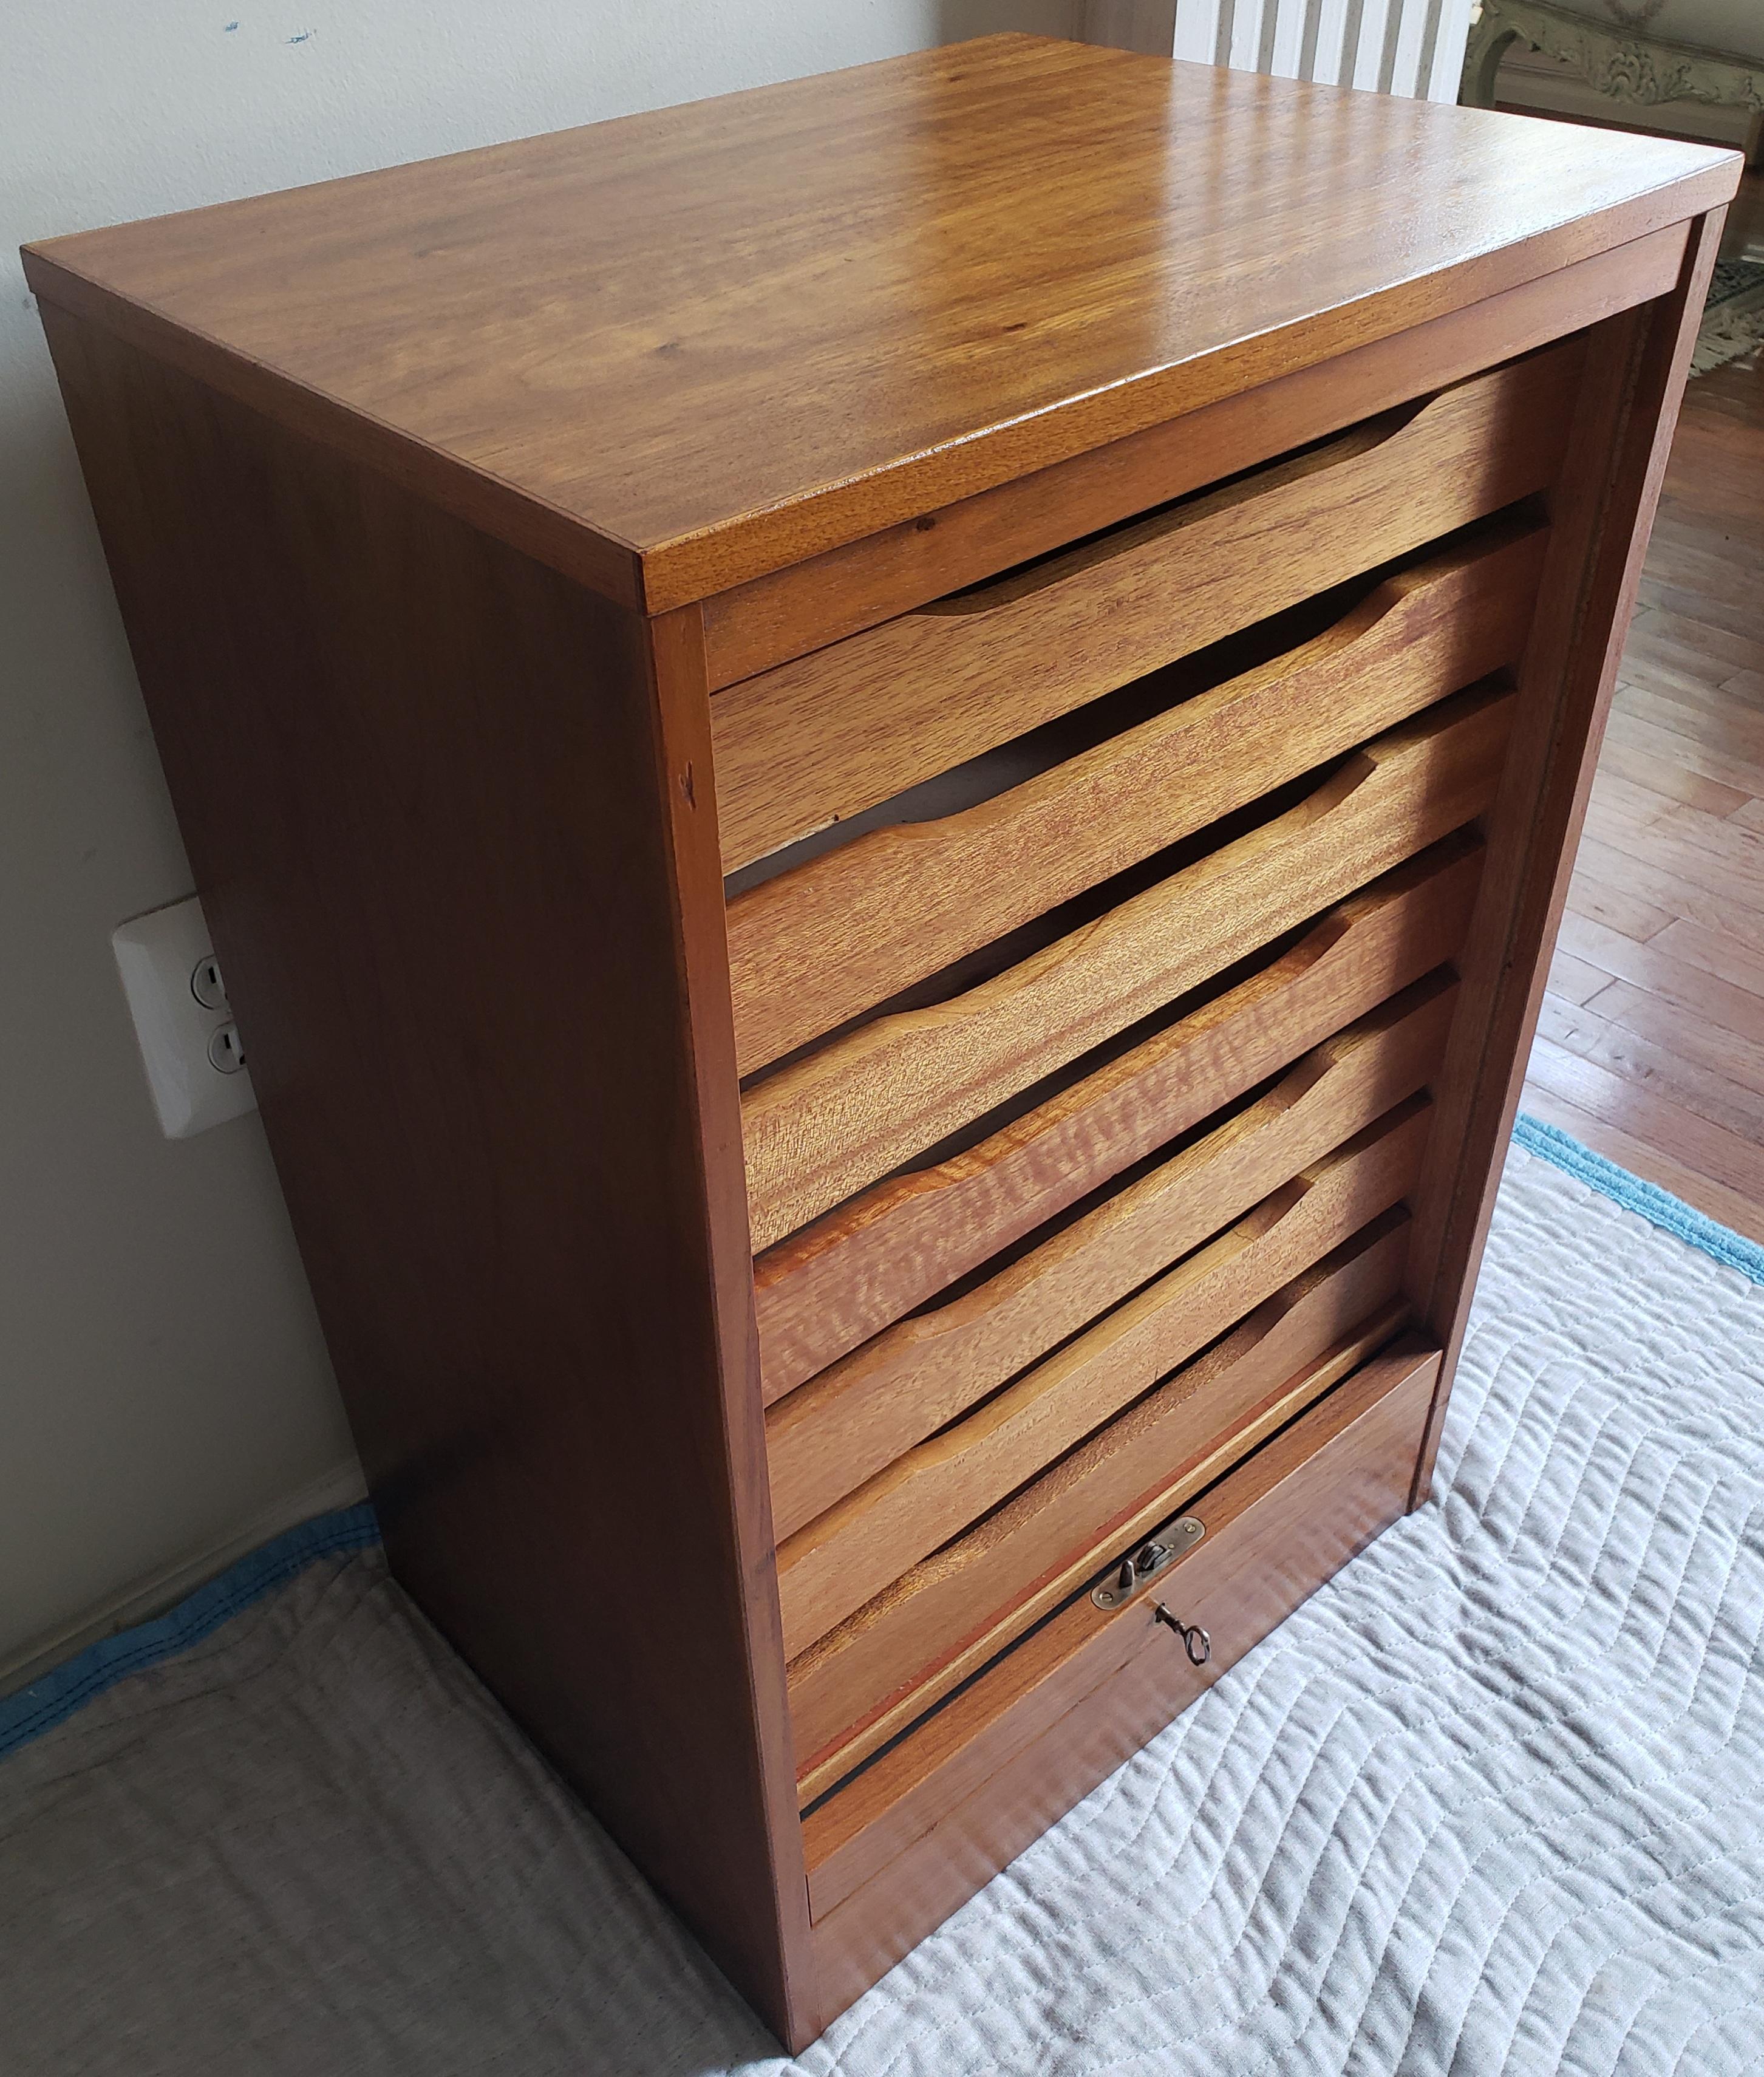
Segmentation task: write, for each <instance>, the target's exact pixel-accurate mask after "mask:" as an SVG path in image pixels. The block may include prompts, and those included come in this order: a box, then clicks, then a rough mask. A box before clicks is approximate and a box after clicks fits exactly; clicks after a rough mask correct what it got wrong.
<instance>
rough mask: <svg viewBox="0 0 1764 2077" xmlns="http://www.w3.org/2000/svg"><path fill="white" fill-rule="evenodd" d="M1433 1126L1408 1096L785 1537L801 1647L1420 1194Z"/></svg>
mask: <svg viewBox="0 0 1764 2077" xmlns="http://www.w3.org/2000/svg"><path fill="white" fill-rule="evenodd" d="M1431 1123H1432V1119H1431V1118H1430V1116H1429V1107H1428V1104H1427V1101H1426V1099H1425V1097H1410V1098H1409V1099H1408V1101H1407V1102H1406V1103H1405V1104H1404V1105H1401V1106H1400V1108H1399V1109H1397V1110H1396V1111H1393V1112H1392V1113H1389V1114H1388V1115H1387V1117H1385V1118H1381V1119H1379V1121H1378V1122H1376V1123H1375V1124H1374V1125H1371V1126H1367V1129H1366V1130H1365V1131H1364V1132H1362V1133H1358V1134H1355V1136H1354V1138H1352V1139H1350V1140H1349V1141H1348V1142H1347V1143H1346V1145H1344V1146H1342V1147H1338V1148H1337V1149H1336V1150H1335V1151H1334V1152H1333V1154H1331V1155H1327V1156H1325V1159H1323V1160H1321V1161H1320V1162H1316V1163H1313V1164H1312V1165H1311V1166H1310V1167H1309V1168H1304V1169H1302V1170H1301V1171H1300V1172H1299V1174H1298V1175H1296V1176H1294V1177H1293V1179H1292V1181H1291V1182H1289V1183H1287V1184H1283V1185H1282V1186H1281V1188H1279V1189H1278V1190H1276V1191H1275V1193H1273V1194H1272V1195H1271V1197H1265V1198H1264V1199H1263V1201H1262V1202H1261V1203H1260V1204H1259V1205H1255V1206H1254V1208H1253V1209H1251V1210H1250V1211H1249V1212H1248V1213H1246V1214H1245V1216H1244V1217H1242V1218H1241V1219H1239V1220H1238V1222H1236V1224H1235V1225H1234V1226H1229V1227H1227V1228H1226V1230H1225V1232H1223V1233H1222V1234H1219V1235H1218V1236H1217V1238H1214V1239H1213V1240H1211V1241H1209V1242H1207V1244H1206V1245H1205V1246H1204V1247H1200V1248H1197V1249H1196V1251H1195V1252H1194V1253H1193V1254H1192V1255H1188V1257H1186V1258H1185V1259H1184V1260H1183V1261H1182V1262H1180V1263H1178V1264H1177V1265H1176V1267H1175V1268H1173V1269H1170V1270H1167V1271H1166V1272H1165V1273H1164V1274H1163V1276H1159V1277H1158V1278H1157V1279H1156V1280H1155V1281H1153V1282H1152V1283H1150V1284H1147V1285H1146V1287H1145V1288H1143V1289H1142V1290H1141V1291H1139V1292H1136V1293H1135V1294H1134V1297H1131V1298H1130V1299H1128V1300H1127V1301H1125V1303H1123V1304H1122V1305H1119V1306H1117V1308H1116V1309H1114V1310H1113V1312H1111V1313H1108V1314H1107V1315H1106V1316H1105V1317H1103V1318H1102V1319H1100V1320H1099V1321H1098V1322H1096V1325H1095V1326H1092V1327H1091V1328H1089V1329H1088V1330H1086V1331H1085V1332H1084V1333H1083V1334H1080V1335H1079V1336H1078V1337H1077V1338H1076V1339H1075V1341H1073V1342H1070V1343H1068V1344H1067V1347H1064V1348H1063V1349H1062V1350H1060V1351H1059V1353H1058V1354H1057V1355H1052V1356H1050V1357H1048V1358H1047V1359H1046V1360H1045V1361H1043V1362H1042V1363H1038V1364H1036V1365H1035V1367H1034V1368H1033V1369H1031V1370H1030V1371H1027V1372H1026V1374H1025V1375H1024V1376H1021V1377H1020V1378H1017V1380H1015V1381H1014V1382H1013V1383H1012V1384H1010V1385H1009V1386H1008V1387H1007V1388H1005V1390H1003V1391H1002V1392H998V1393H997V1394H996V1395H995V1396H993V1397H992V1398H991V1399H988V1401H986V1402H985V1403H984V1405H982V1406H980V1408H979V1409H977V1410H976V1412H975V1413H971V1414H970V1415H969V1416H968V1417H967V1419H966V1420H964V1421H959V1422H958V1423H956V1424H955V1426H953V1427H951V1428H947V1429H946V1430H943V1431H942V1433H941V1434H937V1435H934V1436H933V1437H931V1438H929V1439H928V1440H927V1441H926V1442H921V1443H919V1444H917V1446H915V1447H914V1448H913V1449H911V1450H909V1451H907V1452H906V1453H905V1455H903V1456H901V1457H899V1458H897V1459H896V1460H895V1461H894V1462H893V1463H891V1464H890V1465H888V1467H887V1468H886V1469H885V1470H884V1471H879V1472H878V1473H877V1474H876V1476H875V1477H874V1478H872V1479H870V1480H867V1481H866V1482H865V1484H863V1485H861V1486H859V1488H857V1489H856V1491H855V1492H851V1493H849V1494H847V1496H846V1497H845V1498H844V1499H843V1500H842V1501H839V1502H838V1504H837V1505H834V1507H831V1508H830V1509H828V1510H827V1512H826V1513H824V1514H822V1515H821V1516H819V1517H818V1518H817V1519H815V1520H814V1521H811V1522H809V1524H808V1525H806V1526H805V1527H804V1528H803V1529H801V1530H798V1531H797V1534H795V1535H793V1536H791V1537H789V1538H788V1539H787V1540H786V1541H784V1542H781V1543H780V1546H779V1548H778V1591H779V1596H780V1600H781V1602H782V1605H783V1610H784V1650H786V1651H787V1652H788V1653H789V1654H790V1655H792V1656H793V1657H794V1656H795V1655H796V1654H797V1653H798V1652H800V1651H802V1650H805V1649H806V1648H807V1647H808V1646H809V1645H811V1644H813V1642H814V1641H815V1639H816V1638H818V1637H823V1636H825V1635H826V1633H827V1631H828V1630H831V1629H832V1627H833V1625H834V1624H835V1623H836V1622H838V1621H841V1620H842V1618H843V1617H846V1616H848V1615H850V1614H851V1613H852V1612H853V1611H854V1610H855V1609H859V1608H861V1607H862V1606H863V1604H864V1603H865V1602H866V1601H867V1600H870V1599H871V1597H872V1596H873V1595H876V1594H879V1593H880V1592H882V1590H883V1588H885V1587H886V1586H888V1584H889V1583H890V1582H891V1581H892V1580H895V1579H897V1577H898V1576H899V1575H901V1573H903V1572H905V1571H906V1569H907V1567H909V1565H912V1564H914V1563H917V1561H918V1560H919V1559H921V1558H923V1557H926V1556H927V1555H929V1554H930V1552H931V1551H933V1550H936V1549H937V1548H938V1546H939V1545H940V1544H942V1543H944V1542H947V1541H948V1540H949V1538H950V1537H951V1535H953V1534H955V1533H956V1532H957V1531H959V1530H962V1529H964V1528H966V1527H967V1525H969V1524H970V1523H971V1522H972V1521H976V1520H977V1519H978V1517H980V1515H981V1514H982V1513H984V1512H985V1510H986V1509H988V1508H990V1507H992V1506H994V1505H996V1504H997V1503H998V1502H999V1501H1002V1500H1004V1499H1005V1498H1006V1497H1007V1496H1009V1494H1010V1493H1011V1492H1013V1491H1014V1490H1015V1489H1016V1488H1017V1487H1018V1486H1020V1485H1021V1484H1023V1483H1024V1482H1025V1480H1027V1479H1030V1478H1031V1477H1033V1476H1034V1474H1035V1473H1036V1472H1038V1471H1041V1470H1042V1468H1043V1467H1045V1466H1046V1465H1047V1464H1048V1463H1050V1462H1051V1461H1052V1460H1053V1459H1055V1457H1057V1456H1059V1455H1062V1454H1063V1452H1064V1451H1067V1450H1068V1449H1070V1448H1071V1447H1072V1446H1073V1445H1074V1444H1075V1443H1077V1442H1081V1441H1082V1440H1083V1439H1084V1437H1085V1436H1086V1435H1088V1434H1090V1432H1091V1431H1092V1430H1093V1429H1096V1428H1097V1427H1100V1426H1101V1424H1102V1423H1103V1422H1104V1421H1108V1420H1111V1419H1113V1417H1114V1416H1115V1415H1116V1414H1117V1413H1120V1412H1121V1411H1122V1409H1124V1408H1125V1407H1126V1406H1127V1405H1129V1404H1130V1402H1131V1401H1134V1399H1136V1398H1138V1396H1140V1394H1141V1393H1142V1392H1147V1391H1149V1390H1150V1388H1151V1387H1152V1386H1153V1385H1154V1384H1156V1383H1157V1381H1158V1380H1159V1378H1161V1377H1163V1376H1164V1375H1166V1374H1167V1372H1168V1371H1172V1370H1174V1369H1175V1367H1177V1365H1178V1364H1179V1363H1186V1362H1187V1361H1188V1358H1189V1357H1190V1356H1192V1355H1195V1354H1196V1352H1197V1351H1199V1350H1200V1349H1201V1348H1202V1347H1204V1345H1205V1344H1206V1343H1207V1342H1209V1341H1211V1340H1213V1338H1214V1337H1215V1336H1216V1335H1218V1334H1222V1333H1223V1332H1224V1331H1225V1330H1226V1329H1227V1328H1228V1327H1229V1326H1233V1325H1234V1324H1235V1322H1237V1321H1238V1320H1240V1319H1242V1317H1244V1316H1245V1315H1246V1313H1250V1312H1251V1311H1253V1310H1254V1308H1255V1307H1256V1306H1257V1305H1259V1304H1260V1303H1261V1302H1262V1301H1263V1299H1266V1298H1271V1297H1273V1295H1274V1294H1275V1292H1276V1291H1277V1290H1279V1288H1280V1287H1281V1286H1282V1285H1283V1284H1286V1283H1288V1282H1289V1281H1290V1280H1291V1279H1292V1278H1293V1277H1294V1276H1297V1275H1298V1274H1299V1273H1300V1272H1301V1271H1303V1270H1304V1269H1306V1268H1308V1267H1309V1266H1310V1264H1311V1263H1313V1262H1315V1261H1316V1260H1317V1259H1319V1258H1320V1257H1321V1256H1322V1255H1325V1254H1326V1253H1327V1252H1328V1251H1329V1249H1330V1248H1332V1247H1334V1246H1336V1245H1337V1243H1338V1242H1341V1241H1342V1240H1344V1239H1346V1238H1347V1236H1348V1235H1349V1234H1352V1233H1354V1232H1357V1231H1358V1230H1359V1228H1360V1227H1361V1226H1364V1225H1366V1224H1367V1222H1369V1221H1370V1220H1371V1219H1373V1218H1375V1217H1377V1216H1378V1214H1379V1213H1381V1212H1385V1211H1388V1210H1389V1209H1390V1208H1391V1206H1392V1205H1394V1204H1396V1201H1398V1200H1399V1199H1400V1197H1404V1196H1405V1195H1406V1194H1407V1193H1408V1191H1409V1190H1410V1189H1411V1188H1412V1186H1413V1184H1414V1181H1415V1178H1416V1176H1417V1172H1418V1171H1419V1168H1420V1166H1421V1156H1422V1154H1423V1153H1424V1151H1425V1148H1426V1145H1427V1134H1428V1128H1429V1126H1430V1125H1431Z"/></svg>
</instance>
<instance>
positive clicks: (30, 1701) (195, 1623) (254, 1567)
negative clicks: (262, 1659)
mask: <svg viewBox="0 0 1764 2077" xmlns="http://www.w3.org/2000/svg"><path fill="white" fill-rule="evenodd" d="M379 1541H380V1523H379V1520H378V1518H377V1516H376V1515H375V1513H374V1511H373V1507H372V1503H371V1502H370V1501H360V1502H359V1503H358V1504H357V1505H356V1506H354V1507H343V1508H339V1509H336V1510H335V1512H334V1513H330V1514H320V1515H314V1517H313V1518H312V1520H311V1521H302V1522H299V1523H297V1525H295V1526H294V1527H293V1528H292V1529H289V1530H284V1531H283V1533H282V1534H281V1535H280V1536H276V1537H272V1538H271V1539H270V1540H269V1542H268V1543H264V1544H261V1545H260V1546H259V1547H258V1548H257V1549H256V1550H253V1551H252V1552H250V1553H249V1554H248V1555H247V1556H245V1557H243V1558H241V1559H239V1560H238V1561H237V1562H236V1563H234V1564H232V1565H230V1566H228V1567H227V1570H226V1571H224V1572H222V1573H220V1574H218V1575H217V1576H216V1577H215V1578H214V1579H212V1580H209V1581H208V1583H207V1584H206V1585H205V1586H201V1587H198V1588H197V1589H196V1591H195V1592H194V1593H193V1594H189V1595H186V1596H185V1598H184V1599H183V1600H181V1601H180V1602H178V1603H177V1605H176V1606H175V1607H174V1608H171V1609H167V1611H166V1612H165V1613H164V1615H162V1616H155V1617H152V1620H151V1621H148V1622H144V1623H135V1624H134V1625H131V1627H130V1628H129V1629H127V1630H118V1631H117V1632H116V1633H115V1634H114V1636H110V1637H106V1638H100V1639H99V1640H98V1642H97V1643H96V1644H89V1645H88V1646H86V1647H85V1650H83V1651H79V1652H76V1653H75V1654H74V1655H73V1658H72V1659H67V1660H65V1661H64V1663H62V1664H61V1665H60V1666H57V1667H54V1668H53V1669H52V1671H49V1672H48V1673H45V1674H44V1675H43V1677H42V1678H41V1679H39V1680H34V1681H33V1682H32V1683H31V1685H30V1686H29V1687H28V1688H20V1689H19V1691H18V1692H17V1693H16V1694H13V1695H8V1696H6V1697H5V1698H4V1700H0V1759H6V1756H7V1755H8V1754H10V1753H14V1752H16V1751H17V1750H18V1749H19V1746H23V1745H27V1744H28V1743H29V1742H30V1741H31V1739H32V1738H40V1737H41V1736H42V1735H43V1734H44V1732H45V1731H49V1730H53V1729H54V1728H55V1726H56V1725H57V1724H60V1723H64V1722H65V1721H66V1720H67V1719H68V1718H69V1717H71V1716H72V1715H73V1713H74V1712H75V1711H76V1710H77V1709H81V1708H82V1707H83V1706H84V1705H85V1704H86V1703H88V1702H89V1701H91V1700H94V1697H95V1696H99V1695H102V1693H103V1692H104V1691H105V1690H106V1688H114V1686H115V1685H116V1684H117V1682H118V1681H119V1680H123V1679H127V1677H128V1676H129V1675H130V1674H131V1673H141V1672H144V1671H146V1670H147V1668H148V1667H150V1666H153V1665H156V1664H157V1663H159V1661H160V1660H161V1659H169V1658H171V1657H172V1656H173V1655H174V1654H175V1653H177V1652H180V1651H187V1650H189V1647H190V1646H192V1645H194V1644H200V1643H201V1642H202V1639H203V1638H205V1637H207V1636H208V1635H209V1634H210V1633H211V1632H213V1631H214V1630H218V1629H219V1627H220V1625H222V1624H223V1623H224V1622H228V1621H231V1619H232V1617H235V1616H236V1615H238V1614H239V1613H242V1612H243V1610H244V1609H248V1608H249V1607H250V1606H251V1605H252V1603H253V1602H254V1601H260V1600H262V1599H263V1598H264V1596H265V1595H266V1594H268V1593H271V1592H273V1591H274V1590H275V1588H277V1587H279V1586H281V1585H282V1584H284V1583H285V1581H287V1580H291V1579H292V1578H293V1576H294V1575H295V1574H296V1573H297V1572H299V1571H303V1570H304V1569H305V1567H306V1566H308V1565H310V1564H311V1563H313V1562H314V1559H319V1558H329V1557H331V1556H333V1555H336V1554H337V1553H339V1552H347V1551H355V1550H367V1549H368V1548H369V1546H372V1545H373V1544H376V1543H377V1542H379Z"/></svg>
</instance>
